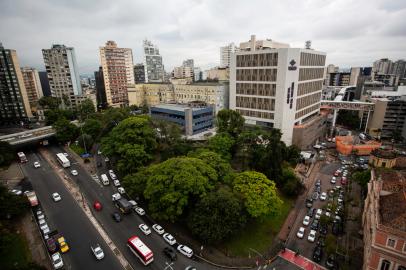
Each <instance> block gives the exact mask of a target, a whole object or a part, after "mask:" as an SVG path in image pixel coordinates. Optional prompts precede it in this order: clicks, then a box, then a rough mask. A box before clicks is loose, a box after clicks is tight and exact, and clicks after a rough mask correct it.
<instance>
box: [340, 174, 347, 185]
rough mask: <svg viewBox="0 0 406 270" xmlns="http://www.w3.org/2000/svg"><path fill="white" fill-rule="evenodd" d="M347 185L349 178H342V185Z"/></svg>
mask: <svg viewBox="0 0 406 270" xmlns="http://www.w3.org/2000/svg"><path fill="white" fill-rule="evenodd" d="M347 183H348V182H347V177H344V176H343V177H341V185H346V184H347Z"/></svg>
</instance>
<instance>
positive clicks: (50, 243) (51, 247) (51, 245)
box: [46, 237, 57, 254]
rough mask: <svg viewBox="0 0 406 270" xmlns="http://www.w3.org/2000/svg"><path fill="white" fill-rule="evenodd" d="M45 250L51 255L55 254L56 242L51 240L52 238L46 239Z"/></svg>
mask: <svg viewBox="0 0 406 270" xmlns="http://www.w3.org/2000/svg"><path fill="white" fill-rule="evenodd" d="M46 243H47V248H48V250H49V252H50V253H51V254H52V253H54V252H56V250H57V246H56V242H55V239H53V238H52V237H50V238H48V239H47V241H46Z"/></svg>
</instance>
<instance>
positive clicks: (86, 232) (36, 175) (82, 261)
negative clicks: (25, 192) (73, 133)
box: [23, 154, 121, 269]
mask: <svg viewBox="0 0 406 270" xmlns="http://www.w3.org/2000/svg"><path fill="white" fill-rule="evenodd" d="M29 156H30V157H29V159H32V157H33V156H34V155H33V154H31V155H29ZM35 156H37V157H38V156H40V155H38V154H36V155H35ZM37 159H38V158H37ZM23 170H24V173H25V174H26V175H27V176H28V177H29V179H30V180H31V183H32V185H33V187H34V190H35V192H36V193H37V196H38V198H39V200H40V202H41V207H42V209H43V210H44V212H45V216H46V217H47V219H48V220H51V221H52V224H54V227H52V228H51V229H57V230H58V232H60V233H61V234H62V235H63V236H64V237H65V238H66V241H67V243H68V245H69V247H70V250H69V252H68V253H66V254H64V255H63V259H64V261H65V263H67V265H70V266H71V267H70V269H95V268H98V269H121V265H120V264H119V262H118V261H117V259H116V258H115V256H114V254H113V253H112V252H111V251H110V250H109V249H108V248H107V246H106V244H105V243H104V240H103V239H102V238H101V237H100V235H99V234H98V233H97V232H96V230H95V228H94V227H93V225H92V224H91V223H90V221H89V220H88V219H87V217H86V215H85V214H84V213H83V211H82V210H81V209H80V207H79V206H78V205H77V203H76V202H75V201H74V199H73V198H72V197H71V195H70V193H69V192H68V191H67V190H66V188H65V186H64V185H63V183H62V182H61V180H60V179H59V177H58V176H57V175H55V174H54V173H53V169H52V167H51V166H50V165H49V164H48V163H47V161H46V160H45V159H43V158H41V169H35V168H34V167H33V166H32V165H31V164H30V162H29V163H26V165H24V166H23ZM53 192H58V193H59V194H60V195H61V197H62V200H61V201H59V202H54V201H53V200H52V198H51V194H52V193H53ZM50 223H51V222H50ZM95 243H99V244H100V245H101V246H102V248H103V251H104V252H105V258H104V259H103V260H101V261H98V260H96V258H95V257H94V256H93V254H92V252H91V249H90V245H92V244H95Z"/></svg>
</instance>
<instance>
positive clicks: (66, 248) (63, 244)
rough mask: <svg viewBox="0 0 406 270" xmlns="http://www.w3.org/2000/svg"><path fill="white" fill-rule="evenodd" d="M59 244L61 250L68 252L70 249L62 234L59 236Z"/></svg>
mask: <svg viewBox="0 0 406 270" xmlns="http://www.w3.org/2000/svg"><path fill="white" fill-rule="evenodd" d="M58 244H59V249H60V250H61V252H62V253H66V252H68V251H69V246H68V244H67V243H66V241H65V237H63V236H60V237H59V238H58Z"/></svg>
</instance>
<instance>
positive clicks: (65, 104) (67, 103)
mask: <svg viewBox="0 0 406 270" xmlns="http://www.w3.org/2000/svg"><path fill="white" fill-rule="evenodd" d="M62 104H63V108H66V107H69V106H70V105H71V102H70V99H69V96H68V95H66V94H62Z"/></svg>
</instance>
